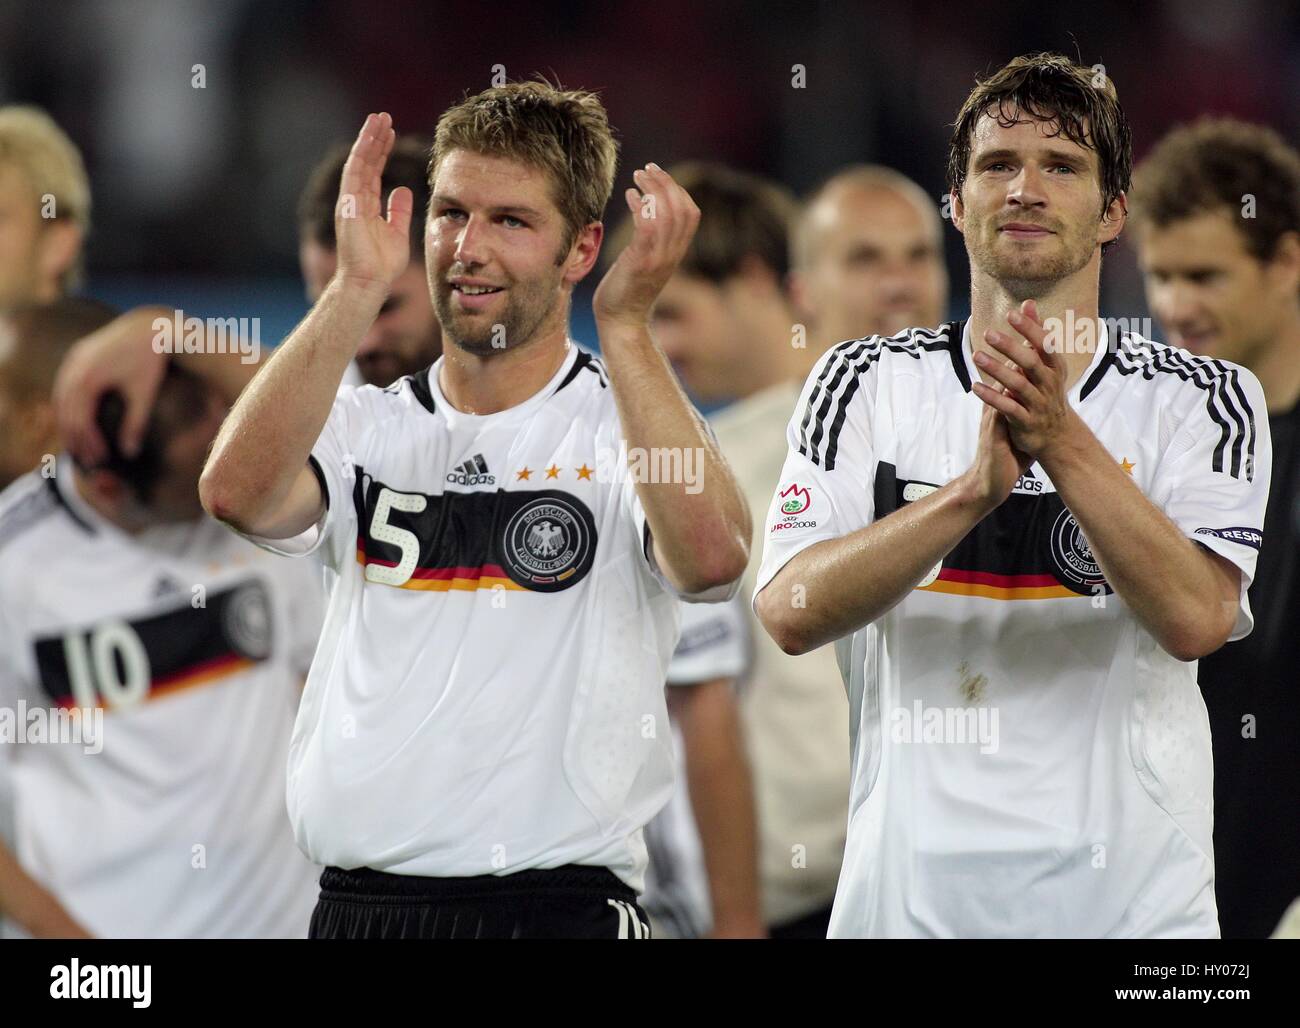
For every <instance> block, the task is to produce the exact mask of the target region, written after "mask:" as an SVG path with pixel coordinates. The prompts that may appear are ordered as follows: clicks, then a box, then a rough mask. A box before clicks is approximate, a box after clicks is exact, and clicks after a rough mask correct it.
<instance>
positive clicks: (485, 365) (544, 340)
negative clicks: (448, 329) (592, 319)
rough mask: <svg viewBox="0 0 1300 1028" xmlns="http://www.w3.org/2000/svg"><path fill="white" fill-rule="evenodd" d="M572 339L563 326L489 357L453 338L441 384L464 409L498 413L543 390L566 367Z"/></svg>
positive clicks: (445, 349)
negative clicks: (458, 344) (563, 366)
mask: <svg viewBox="0 0 1300 1028" xmlns="http://www.w3.org/2000/svg"><path fill="white" fill-rule="evenodd" d="M570 345H571V344H570V343H569V340H568V333H567V332H566V331H565V330H564V328H563V327H561V328H559V329H556V330H555V331H553V332H548V333H546V334H545V335H540V336H534V337H533V338H532V339H530V340H529V341H528V342H526V343H524V344H522V345H521V346H518V347H515V348H513V349H509V350H506V351H504V352H502V353H499V354H492V355H491V356H487V357H482V356H479V355H477V354H473V353H470V352H469V351H467V350H464V349H462V348H461V347H459V346H457V345H456V343H455V342H454V341H453V340H451V339H447V340H445V342H444V347H443V361H442V365H441V368H442V370H441V372H440V373H439V375H438V388H439V389H441V390H442V395H443V396H444V397H446V399H447V402H448V403H450V404H451V405H452V406H453V407H455V408H456V409H457V410H458V411H461V412H462V413H464V414H479V415H483V414H498V413H500V412H501V411H503V410H509V409H510V408H511V407H517V406H519V404H521V403H523V402H524V401H525V400H527V399H529V398H530V397H532V396H535V395H536V394H537V393H538V392H540V391H541V390H542V388H543V387H545V385H546V383H547V382H549V381H550V380H551V379H552V378H553V377H554V376H555V373H556V372H557V371H559V370H560V365H562V364H563V363H564V359H565V357H567V356H568V353H569V346H570Z"/></svg>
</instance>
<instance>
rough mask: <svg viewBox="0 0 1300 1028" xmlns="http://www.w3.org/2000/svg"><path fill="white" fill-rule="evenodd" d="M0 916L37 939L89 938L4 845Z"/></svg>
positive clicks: (0, 860)
mask: <svg viewBox="0 0 1300 1028" xmlns="http://www.w3.org/2000/svg"><path fill="white" fill-rule="evenodd" d="M0 914H4V916H5V917H9V918H12V919H13V920H14V921H17V922H18V924H20V925H21V926H22V927H23V929H24V930H25V931H26V932H28V934H30V935H31V936H33V937H34V938H37V939H89V938H92V936H91V934H90V933H89V932H88V931H86V929H85V928H83V927H82V926H81V925H80V924H78V923H77V920H76V919H75V918H74V917H73V916H72V915H71V914H69V913H68V912H67V911H66V910H65V909H64V908H63V904H61V903H60V902H59V901H58V899H57V898H55V896H54V894H53V893H51V892H50V891H49V890H48V889H46V888H45V887H44V886H43V885H41V883H40V882H38V881H37V880H36V879H35V878H33V877H32V876H31V875H29V874H28V873H27V872H26V871H24V870H23V867H22V865H21V864H19V863H18V858H17V857H15V856H14V855H13V853H12V852H11V851H10V850H9V847H7V846H6V845H5V844H4V843H3V842H0Z"/></svg>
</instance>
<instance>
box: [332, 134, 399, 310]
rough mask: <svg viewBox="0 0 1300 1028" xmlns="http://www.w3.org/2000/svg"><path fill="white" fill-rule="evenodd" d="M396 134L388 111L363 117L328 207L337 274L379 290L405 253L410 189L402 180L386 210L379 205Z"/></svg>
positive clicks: (386, 285) (388, 282)
mask: <svg viewBox="0 0 1300 1028" xmlns="http://www.w3.org/2000/svg"><path fill="white" fill-rule="evenodd" d="M396 139H397V133H396V132H394V131H393V119H392V118H391V117H390V116H389V115H388V114H371V115H368V116H367V117H366V121H365V124H364V125H362V126H361V131H360V133H358V135H357V141H356V142H355V143H353V144H352V152H351V153H349V154H348V159H347V162H346V163H345V164H344V165H343V178H342V180H341V182H340V184H339V202H338V206H337V207H336V208H335V209H334V233H335V236H336V238H337V240H338V258H339V260H338V272H337V275H338V277H339V279H340V280H342V281H343V282H345V283H347V284H350V285H356V286H360V287H362V288H364V289H367V290H373V291H377V292H383V293H387V292H388V289H389V287H390V286H391V285H392V283H393V280H394V279H395V278H397V276H398V275H400V274H401V273H402V272H403V271H405V270H406V266H407V264H408V263H409V262H410V259H411V243H410V235H409V233H410V229H411V209H412V206H413V204H414V200H413V198H412V196H411V191H410V190H409V189H407V188H406V187H405V186H399V187H398V188H397V189H394V190H393V191H392V193H391V194H390V195H389V197H388V211H387V216H385V211H384V203H383V187H382V176H383V173H384V165H385V164H387V163H388V155H389V154H390V153H391V152H392V150H393V143H394V142H395V141H396Z"/></svg>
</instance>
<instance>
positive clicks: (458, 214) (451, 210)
mask: <svg viewBox="0 0 1300 1028" xmlns="http://www.w3.org/2000/svg"><path fill="white" fill-rule="evenodd" d="M438 216H439V217H440V218H447V219H448V220H449V221H462V220H464V219H465V217H466V214H465V212H464V211H462V210H461V209H460V208H459V207H444V208H443V209H442V210H440V211H439V212H438Z"/></svg>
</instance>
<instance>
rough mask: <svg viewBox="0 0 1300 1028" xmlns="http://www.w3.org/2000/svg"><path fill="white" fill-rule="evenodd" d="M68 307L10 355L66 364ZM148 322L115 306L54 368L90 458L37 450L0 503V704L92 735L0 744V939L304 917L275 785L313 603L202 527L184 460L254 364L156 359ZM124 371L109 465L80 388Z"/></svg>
mask: <svg viewBox="0 0 1300 1028" xmlns="http://www.w3.org/2000/svg"><path fill="white" fill-rule="evenodd" d="M77 303H78V301H71V300H61V301H56V302H55V304H53V305H51V306H47V307H43V308H36V309H31V310H29V311H26V312H24V313H23V314H22V315H21V317H19V318H17V319H15V318H10V319H9V323H8V324H7V325H6V326H5V328H6V330H7V331H8V332H10V333H15V332H17V333H18V334H19V335H20V337H22V338H20V341H19V344H18V345H19V348H20V352H21V351H22V350H25V349H28V348H29V347H30V346H31V345H34V344H33V342H32V341H31V340H28V339H27V338H25V337H26V336H27V335H28V334H31V335H33V336H34V337H37V338H39V339H42V340H43V341H44V343H45V344H46V345H52V346H56V347H59V348H65V347H67V346H68V345H69V344H70V343H71V342H72V341H73V340H74V339H76V338H77V336H78V335H79V334H80V333H81V332H82V331H83V330H84V328H85V318H84V314H83V315H82V316H81V317H74V316H73V314H74V313H75V312H73V311H70V310H68V309H67V308H68V307H69V306H70V305H74V304H77ZM170 315H171V312H170V311H164V310H161V309H152V308H150V309H140V310H138V311H133V312H132V313H130V314H128V315H125V316H123V317H122V318H120V319H117V320H115V321H112V322H111V323H109V324H107V325H106V326H104V327H103V328H101V329H100V330H99V331H98V332H96V333H94V334H93V335H91V336H90V337H88V338H86V339H84V340H82V341H81V342H80V343H79V344H78V345H77V346H76V347H75V348H74V349H73V351H72V352H71V353H70V354H69V356H68V358H67V359H66V360H65V361H64V364H63V367H62V369H61V371H60V376H61V377H60V379H59V380H58V385H57V387H56V389H55V393H56V402H57V403H58V404H60V405H62V404H63V403H65V402H66V400H67V398H68V397H69V396H76V397H81V396H93V397H101V396H102V398H101V399H99V400H98V405H97V410H98V416H97V426H98V429H99V431H100V432H101V433H102V435H103V436H104V439H105V440H106V444H105V445H106V447H107V456H106V458H105V459H104V460H102V461H100V462H99V463H98V464H96V466H94V467H80V466H77V465H75V464H74V462H73V459H72V458H71V457H70V456H68V455H67V453H60V454H58V455H57V456H56V457H55V459H54V461H53V472H54V473H53V475H51V476H48V477H47V476H46V475H44V474H42V472H40V471H33V472H29V473H28V474H26V475H23V476H22V477H20V478H19V479H18V480H17V481H16V482H14V483H13V484H12V485H11V486H10V487H9V488H8V489H7V490H5V491H4V493H2V494H0V707H3V708H5V709H7V710H10V711H14V712H15V717H16V718H17V720H22V721H32V719H33V718H47V719H48V720H49V722H50V723H51V724H52V723H53V715H54V713H55V712H58V711H71V710H73V709H74V708H75V709H76V711H77V714H76V720H77V721H78V723H79V724H81V725H82V726H96V729H97V730H94V731H90V730H89V729H88V728H85V729H83V734H82V737H81V740H80V741H77V740H70V739H68V738H62V739H60V740H58V741H56V740H54V739H53V738H49V737H48V734H47V738H45V739H42V738H39V737H30V736H28V737H25V738H24V737H19V736H18V735H17V734H16V733H15V734H14V736H13V738H6V739H5V742H4V743H0V778H6V779H10V778H11V779H12V785H13V795H14V798H15V814H16V818H15V840H16V843H15V846H14V847H13V849H12V850H11V849H10V848H9V847H7V846H0V910H3V912H4V913H5V914H6V915H7V917H8V918H10V920H11V925H10V927H9V931H10V932H11V933H12V934H17V935H20V936H21V935H31V936H64V937H66V936H79V935H85V934H91V935H95V936H108V937H167V938H191V937H193V938H200V937H242V938H256V937H276V938H279V937H303V936H305V935H306V931H307V924H308V921H309V919H310V916H311V910H312V906H313V904H314V902H315V893H316V885H315V880H316V875H317V874H318V869H317V868H315V867H314V866H313V865H312V864H311V863H310V861H308V860H307V858H306V857H304V856H303V854H302V853H300V852H299V851H298V849H297V847H296V846H295V845H294V840H293V834H292V832H291V830H290V827H289V820H288V817H287V815H286V811H285V799H284V791H285V767H286V762H287V753H288V746H289V737H290V731H291V728H292V725H293V719H294V715H295V712H296V710H297V705H298V697H299V693H300V689H301V686H302V682H303V679H304V677H305V675H306V672H307V668H308V666H309V664H310V661H311V657H312V653H313V651H314V649H315V645H316V639H317V635H318V633H319V630H320V624H321V613H322V612H321V606H320V599H319V597H320V590H319V589H318V588H317V587H316V585H315V583H314V581H313V577H312V574H311V571H310V569H309V568H307V567H306V566H303V567H299V566H297V565H294V564H292V563H290V562H283V561H277V560H275V559H274V558H273V557H271V556H270V555H268V554H265V553H263V552H262V551H261V550H259V549H257V547H255V546H253V545H252V544H251V543H249V542H247V541H245V540H243V539H240V538H239V537H237V536H235V535H233V534H232V533H230V532H228V531H226V529H225V528H224V527H222V526H221V525H219V524H218V523H217V522H215V521H213V520H212V519H211V518H209V517H208V516H207V515H206V514H204V512H203V509H202V507H201V505H200V503H199V496H198V480H199V474H200V472H201V470H202V467H203V460H204V457H205V456H206V454H207V452H208V449H209V447H210V446H211V444H212V440H213V438H214V437H215V435H216V432H217V429H218V428H219V427H220V424H221V419H222V417H223V416H224V415H225V412H226V410H227V409H228V406H229V404H231V403H232V402H233V401H234V399H235V397H236V396H237V395H238V393H239V390H240V389H241V388H242V387H243V385H244V384H245V383H246V382H247V381H248V379H249V378H250V377H251V375H252V372H253V370H254V367H255V366H253V365H248V364H244V363H242V361H241V358H240V355H238V354H229V355H224V354H223V355H217V354H202V353H196V354H180V355H177V356H176V357H175V358H170V357H168V356H167V355H166V354H156V353H155V352H154V350H153V347H152V340H153V338H154V335H155V332H154V327H153V322H154V318H155V317H156V316H162V317H166V318H170ZM65 333H66V334H65ZM123 362H129V363H130V365H131V369H132V373H133V374H132V378H133V380H134V381H136V382H137V383H139V384H138V385H137V386H136V387H135V388H139V389H145V390H149V391H151V392H152V396H151V400H150V405H149V407H148V408H147V409H148V410H149V412H150V413H149V417H148V421H147V424H146V425H145V426H144V432H143V436H142V438H141V439H140V444H139V446H138V447H137V448H135V449H134V451H133V452H132V453H131V454H130V455H128V453H127V452H125V451H126V449H127V447H126V446H125V445H123V444H120V443H119V440H120V439H121V435H122V427H123V426H122V423H121V419H122V415H123V412H124V409H125V404H124V400H123V398H122V397H121V396H120V394H117V393H109V394H107V395H102V392H103V391H102V390H100V389H99V388H98V387H97V383H98V382H101V381H102V380H103V377H102V376H104V375H105V374H106V373H108V372H109V371H110V370H116V369H120V368H121V366H122V365H123ZM47 367H48V366H47ZM40 386H41V387H42V390H43V391H45V390H48V389H49V387H50V383H49V382H48V381H46V382H43V383H40ZM86 731H89V732H90V737H89V738H87V735H86V734H84V732H86ZM24 734H26V733H24ZM15 925H16V926H17V929H18V931H17V932H14V928H13V926H15Z"/></svg>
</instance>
